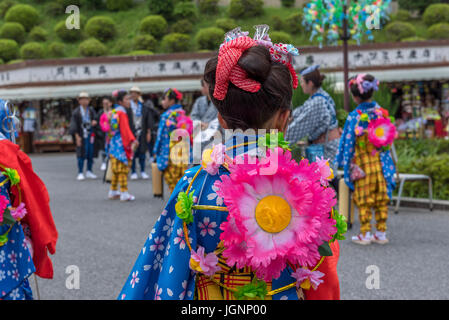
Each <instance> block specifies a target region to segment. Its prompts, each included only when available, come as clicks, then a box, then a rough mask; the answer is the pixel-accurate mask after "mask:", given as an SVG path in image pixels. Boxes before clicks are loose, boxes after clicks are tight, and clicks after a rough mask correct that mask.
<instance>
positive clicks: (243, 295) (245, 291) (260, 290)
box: [234, 278, 268, 300]
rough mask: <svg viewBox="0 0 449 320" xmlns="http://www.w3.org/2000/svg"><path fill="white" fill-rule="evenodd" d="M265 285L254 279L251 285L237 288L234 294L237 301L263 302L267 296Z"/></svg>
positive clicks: (263, 282)
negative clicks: (256, 300)
mask: <svg viewBox="0 0 449 320" xmlns="http://www.w3.org/2000/svg"><path fill="white" fill-rule="evenodd" d="M267 293H268V291H267V283H266V282H265V281H262V280H259V279H257V278H254V279H253V280H252V281H251V283H248V284H245V285H244V286H239V287H238V288H237V290H236V292H235V293H234V296H235V298H236V299H237V300H247V299H251V300H254V299H256V298H257V299H260V300H264V299H265V296H266V295H267Z"/></svg>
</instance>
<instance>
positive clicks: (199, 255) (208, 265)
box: [190, 246, 220, 276]
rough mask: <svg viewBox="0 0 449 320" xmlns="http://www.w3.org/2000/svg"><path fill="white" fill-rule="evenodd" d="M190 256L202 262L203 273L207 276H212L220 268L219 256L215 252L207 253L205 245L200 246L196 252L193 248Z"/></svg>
mask: <svg viewBox="0 0 449 320" xmlns="http://www.w3.org/2000/svg"><path fill="white" fill-rule="evenodd" d="M190 258H191V259H193V260H195V261H196V262H198V263H199V264H200V268H201V271H202V273H204V274H205V275H207V276H212V275H214V274H215V273H216V272H217V271H219V270H220V267H219V266H218V257H217V256H216V255H215V253H213V252H211V253H208V254H206V255H205V254H204V247H201V246H198V250H197V251H196V252H195V250H192V254H191V257H190ZM193 270H195V269H193Z"/></svg>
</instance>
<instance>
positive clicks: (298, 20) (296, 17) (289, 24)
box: [283, 12, 303, 34]
mask: <svg viewBox="0 0 449 320" xmlns="http://www.w3.org/2000/svg"><path fill="white" fill-rule="evenodd" d="M283 27H284V28H285V30H286V31H288V32H290V33H293V34H297V33H301V31H302V29H303V27H302V13H301V12H294V13H292V14H291V15H289V16H288V17H287V18H286V19H285V23H284V25H283Z"/></svg>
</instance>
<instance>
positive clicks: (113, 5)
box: [106, 0, 133, 11]
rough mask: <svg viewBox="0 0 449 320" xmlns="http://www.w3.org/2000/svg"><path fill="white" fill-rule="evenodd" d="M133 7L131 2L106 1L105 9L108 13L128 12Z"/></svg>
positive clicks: (128, 0) (122, 0) (130, 0)
mask: <svg viewBox="0 0 449 320" xmlns="http://www.w3.org/2000/svg"><path fill="white" fill-rule="evenodd" d="M132 6H133V0H106V8H107V9H108V10H110V11H121V10H128V9H129V8H131V7H132Z"/></svg>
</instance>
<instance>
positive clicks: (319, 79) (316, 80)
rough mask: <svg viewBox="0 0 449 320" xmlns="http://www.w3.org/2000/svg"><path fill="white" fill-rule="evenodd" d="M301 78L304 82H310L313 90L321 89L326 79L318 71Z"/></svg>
mask: <svg viewBox="0 0 449 320" xmlns="http://www.w3.org/2000/svg"><path fill="white" fill-rule="evenodd" d="M305 69H306V68H304V69H302V70H301V72H302V71H304V70H305ZM302 77H303V78H304V80H305V81H306V82H309V81H312V82H313V85H314V86H315V88H321V86H322V85H323V81H324V79H326V76H325V75H322V74H321V73H320V70H319V69H316V70H314V71H312V72H310V73H308V74H306V75H303V76H302Z"/></svg>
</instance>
